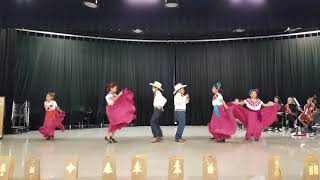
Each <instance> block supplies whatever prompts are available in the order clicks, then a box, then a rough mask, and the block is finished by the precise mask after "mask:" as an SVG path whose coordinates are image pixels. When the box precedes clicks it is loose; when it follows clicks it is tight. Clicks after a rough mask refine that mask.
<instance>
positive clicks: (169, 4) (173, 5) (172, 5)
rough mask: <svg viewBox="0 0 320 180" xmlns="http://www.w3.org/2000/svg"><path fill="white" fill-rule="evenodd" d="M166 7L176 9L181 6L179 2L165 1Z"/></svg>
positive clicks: (175, 0)
mask: <svg viewBox="0 0 320 180" xmlns="http://www.w3.org/2000/svg"><path fill="white" fill-rule="evenodd" d="M164 5H165V7H167V8H176V7H178V6H179V3H178V0H165V2H164Z"/></svg>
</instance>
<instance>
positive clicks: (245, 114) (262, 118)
mask: <svg viewBox="0 0 320 180" xmlns="http://www.w3.org/2000/svg"><path fill="white" fill-rule="evenodd" d="M258 93H259V90H258V89H251V90H250V91H249V95H250V98H248V99H246V100H244V101H243V102H240V103H234V104H235V105H234V106H233V108H234V109H233V112H234V116H235V117H236V118H237V119H239V120H240V121H241V122H242V123H243V124H244V125H245V126H246V127H247V132H246V136H245V137H246V140H249V139H250V138H254V139H255V141H259V140H260V137H261V133H262V131H263V130H264V129H265V128H266V127H268V126H270V125H271V124H272V123H273V122H274V121H275V120H276V119H277V112H278V109H279V105H278V104H274V103H272V102H269V103H268V104H264V103H263V102H262V101H261V100H260V99H259V98H258ZM240 105H246V107H247V108H244V107H242V106H240ZM262 107H264V108H262Z"/></svg>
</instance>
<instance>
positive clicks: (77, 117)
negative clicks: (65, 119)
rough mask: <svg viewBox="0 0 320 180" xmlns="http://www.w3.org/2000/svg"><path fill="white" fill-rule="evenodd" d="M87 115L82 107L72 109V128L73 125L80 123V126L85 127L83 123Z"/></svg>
mask: <svg viewBox="0 0 320 180" xmlns="http://www.w3.org/2000/svg"><path fill="white" fill-rule="evenodd" d="M85 115H86V113H85V112H84V111H82V110H81V109H77V110H75V109H74V110H72V111H71V115H70V121H71V123H70V124H71V126H70V129H71V127H72V126H74V125H76V124H77V125H78V127H79V128H81V127H83V126H82V123H83V121H84V118H85Z"/></svg>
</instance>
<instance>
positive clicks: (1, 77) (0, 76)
mask: <svg viewBox="0 0 320 180" xmlns="http://www.w3.org/2000/svg"><path fill="white" fill-rule="evenodd" d="M16 34H17V33H16V31H15V30H10V29H0V96H5V97H6V100H5V101H6V110H5V112H6V114H5V120H4V132H9V131H10V127H11V121H10V119H11V111H12V100H13V99H12V97H13V93H12V88H13V84H14V74H13V72H12V69H13V67H14V64H15V62H16V61H15V60H16V57H15V55H16V52H15V51H16V46H15V45H16Z"/></svg>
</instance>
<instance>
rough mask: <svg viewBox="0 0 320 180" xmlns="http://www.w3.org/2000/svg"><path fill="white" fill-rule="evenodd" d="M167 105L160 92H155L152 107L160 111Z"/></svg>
mask: <svg viewBox="0 0 320 180" xmlns="http://www.w3.org/2000/svg"><path fill="white" fill-rule="evenodd" d="M166 103H167V99H166V98H165V97H164V96H163V95H162V93H161V92H160V91H157V92H156V93H155V95H154V99H153V107H155V108H159V109H162V108H163V107H164V105H165V104H166Z"/></svg>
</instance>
